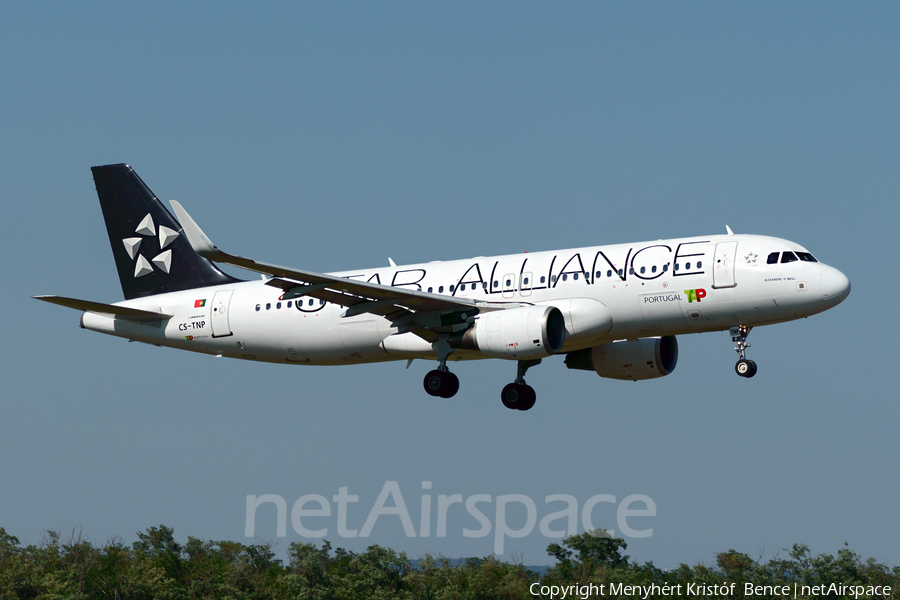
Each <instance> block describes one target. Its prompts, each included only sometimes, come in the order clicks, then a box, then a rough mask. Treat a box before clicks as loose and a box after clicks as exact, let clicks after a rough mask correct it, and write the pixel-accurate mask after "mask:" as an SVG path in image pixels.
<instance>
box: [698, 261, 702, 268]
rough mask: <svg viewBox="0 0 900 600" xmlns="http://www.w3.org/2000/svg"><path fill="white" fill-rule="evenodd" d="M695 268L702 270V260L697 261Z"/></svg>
mask: <svg viewBox="0 0 900 600" xmlns="http://www.w3.org/2000/svg"><path fill="white" fill-rule="evenodd" d="M697 268H698V269H702V268H703V261H702V260H698V261H697Z"/></svg>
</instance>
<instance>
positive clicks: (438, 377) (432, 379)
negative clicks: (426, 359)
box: [422, 369, 447, 396]
mask: <svg viewBox="0 0 900 600" xmlns="http://www.w3.org/2000/svg"><path fill="white" fill-rule="evenodd" d="M422 385H423V386H424V387H425V391H426V392H427V393H428V395H429V396H440V395H441V391H442V390H444V389H445V388H446V387H447V383H446V380H445V378H444V373H443V372H441V371H438V370H437V369H435V370H433V371H428V373H427V374H426V375H425V380H424V381H423V382H422Z"/></svg>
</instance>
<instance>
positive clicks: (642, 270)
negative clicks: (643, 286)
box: [641, 267, 647, 275]
mask: <svg viewBox="0 0 900 600" xmlns="http://www.w3.org/2000/svg"><path fill="white" fill-rule="evenodd" d="M646 270H647V267H641V275H643V274H644V272H645V271H646Z"/></svg>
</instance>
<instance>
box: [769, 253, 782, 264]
mask: <svg viewBox="0 0 900 600" xmlns="http://www.w3.org/2000/svg"><path fill="white" fill-rule="evenodd" d="M779 254H780V252H772V253H771V254H769V258H767V259H766V264H770V265H774V264H775V263H777V262H778V255H779Z"/></svg>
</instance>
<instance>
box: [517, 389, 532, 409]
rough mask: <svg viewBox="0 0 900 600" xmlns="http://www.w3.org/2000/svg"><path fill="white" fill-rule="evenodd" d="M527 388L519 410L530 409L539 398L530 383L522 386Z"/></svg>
mask: <svg viewBox="0 0 900 600" xmlns="http://www.w3.org/2000/svg"><path fill="white" fill-rule="evenodd" d="M522 387H524V388H525V393H524V398H522V402H521V405H520V406H517V407H516V408H518V409H519V410H529V409H531V408H532V407H533V406H534V403H535V401H536V400H537V394H536V393H535V391H534V388H533V387H531V386H530V385H525V386H522Z"/></svg>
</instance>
